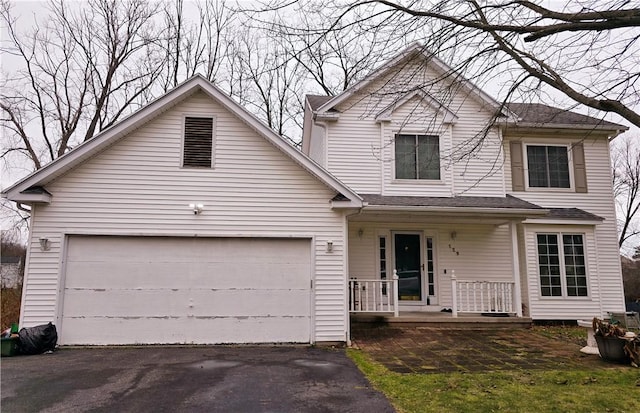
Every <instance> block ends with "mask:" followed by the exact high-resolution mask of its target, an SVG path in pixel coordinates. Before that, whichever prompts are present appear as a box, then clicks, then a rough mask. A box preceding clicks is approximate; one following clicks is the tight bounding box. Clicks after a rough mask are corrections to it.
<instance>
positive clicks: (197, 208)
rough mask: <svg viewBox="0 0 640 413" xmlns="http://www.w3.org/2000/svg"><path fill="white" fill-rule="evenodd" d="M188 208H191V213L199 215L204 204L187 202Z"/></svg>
mask: <svg viewBox="0 0 640 413" xmlns="http://www.w3.org/2000/svg"><path fill="white" fill-rule="evenodd" d="M189 208H191V209H192V210H193V215H199V214H200V213H201V212H202V208H204V205H202V204H189Z"/></svg>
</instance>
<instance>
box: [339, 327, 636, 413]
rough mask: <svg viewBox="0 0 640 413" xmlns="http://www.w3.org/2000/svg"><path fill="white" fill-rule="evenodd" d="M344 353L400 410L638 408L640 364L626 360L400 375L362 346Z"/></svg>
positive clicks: (574, 336) (571, 333)
mask: <svg viewBox="0 0 640 413" xmlns="http://www.w3.org/2000/svg"><path fill="white" fill-rule="evenodd" d="M579 331H580V330H579V329H562V328H559V329H558V328H549V329H548V330H545V329H540V330H538V331H537V333H538V334H542V335H547V334H548V335H549V337H550V338H552V339H553V338H558V336H559V335H560V336H561V337H562V338H563V339H564V340H565V341H569V342H571V341H573V342H574V343H577V342H579V341H582V340H584V338H583V337H581V336H580V335H579V333H576V332H579ZM582 334H584V332H582ZM578 348H579V347H578ZM347 353H348V355H349V357H350V358H351V359H352V360H353V361H354V362H355V363H356V364H357V366H358V367H359V368H360V370H362V371H363V372H364V374H365V375H366V376H367V378H368V379H369V381H370V382H371V383H372V384H373V386H374V387H375V388H377V389H378V390H380V391H382V392H383V393H384V394H385V395H386V396H387V397H388V398H389V400H390V401H391V403H393V405H394V406H395V408H396V409H397V410H398V411H399V412H403V413H409V412H439V413H440V412H532V411H533V412H536V413H544V412H630V413H631V412H633V413H637V412H640V369H636V368H632V367H628V366H624V365H615V364H612V365H611V367H606V368H602V367H593V366H590V365H588V364H585V366H584V367H578V368H570V369H558V370H553V369H547V370H522V369H514V370H508V371H498V372H468V373H458V372H455V373H431V374H417V373H407V374H401V373H395V372H392V371H390V370H388V369H387V368H386V367H385V366H383V365H382V364H380V363H378V362H377V361H375V360H374V358H373V357H372V356H371V355H369V354H368V353H367V352H366V350H356V349H348V350H347Z"/></svg>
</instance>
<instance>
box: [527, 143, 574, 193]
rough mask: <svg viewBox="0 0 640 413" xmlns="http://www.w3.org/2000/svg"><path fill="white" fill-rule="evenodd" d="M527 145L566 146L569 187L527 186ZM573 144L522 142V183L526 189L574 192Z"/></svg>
mask: <svg viewBox="0 0 640 413" xmlns="http://www.w3.org/2000/svg"><path fill="white" fill-rule="evenodd" d="M529 146H559V147H565V148H567V168H569V187H568V188H552V187H544V186H529V157H528V156H527V148H528V147H529ZM572 146H573V144H571V143H550V142H540V141H531V142H523V144H522V164H523V165H522V166H523V168H524V184H525V190H527V191H541V192H574V191H575V182H574V176H573V174H574V172H573V153H572V151H571V148H572Z"/></svg>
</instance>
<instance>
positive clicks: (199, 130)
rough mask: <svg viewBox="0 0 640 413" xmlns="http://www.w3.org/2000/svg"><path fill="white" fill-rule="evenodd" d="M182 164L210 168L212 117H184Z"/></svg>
mask: <svg viewBox="0 0 640 413" xmlns="http://www.w3.org/2000/svg"><path fill="white" fill-rule="evenodd" d="M183 145H184V146H183V150H182V166H185V167H191V168H211V166H212V154H213V118H212V117H194V116H187V117H185V118H184V144H183Z"/></svg>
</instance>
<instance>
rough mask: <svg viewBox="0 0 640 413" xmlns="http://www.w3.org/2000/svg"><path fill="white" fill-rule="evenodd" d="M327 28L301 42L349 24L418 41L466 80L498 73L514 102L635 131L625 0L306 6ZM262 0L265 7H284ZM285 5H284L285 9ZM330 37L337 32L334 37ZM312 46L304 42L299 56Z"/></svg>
mask: <svg viewBox="0 0 640 413" xmlns="http://www.w3.org/2000/svg"><path fill="white" fill-rule="evenodd" d="M307 4H309V5H308V6H301V5H300V2H296V6H295V7H297V8H305V7H308V8H312V9H314V10H322V12H323V13H325V14H326V15H327V16H328V17H327V18H326V19H325V20H324V21H330V22H331V23H330V24H328V25H326V26H325V27H324V28H323V29H322V30H320V29H317V28H316V29H313V30H311V31H310V32H309V33H310V35H312V36H315V38H314V39H313V40H312V41H310V42H309V44H310V45H316V44H318V43H320V42H321V41H322V40H321V39H324V38H327V37H328V36H331V37H333V36H336V37H340V36H348V33H349V31H350V30H352V28H353V27H358V30H361V31H362V32H366V30H365V29H363V28H365V27H367V28H368V30H374V29H375V30H382V29H383V28H386V33H387V34H388V35H389V36H391V37H395V38H404V39H407V40H418V41H421V42H422V44H424V46H425V48H426V49H427V50H431V51H433V52H436V53H437V54H438V57H440V58H441V59H443V60H445V61H446V62H447V63H448V64H449V65H450V66H452V67H453V68H454V69H455V70H456V71H458V72H462V73H463V74H464V75H465V76H466V77H467V78H470V79H472V80H473V79H476V78H479V79H486V78H488V77H493V76H495V75H496V74H500V75H501V76H502V77H503V78H504V77H505V76H507V77H509V79H508V81H505V85H506V86H505V87H506V91H505V92H504V93H506V94H507V95H509V96H512V95H513V96H517V97H518V98H519V99H524V98H526V97H527V96H530V94H531V93H536V94H539V93H545V92H544V91H543V90H542V88H541V86H545V87H546V88H547V89H545V90H546V91H547V92H550V93H551V92H553V93H555V94H560V95H562V96H565V97H568V98H570V99H571V100H573V101H574V102H576V103H578V104H580V105H584V106H586V107H588V108H592V109H595V110H598V111H603V112H609V113H615V114H617V115H619V116H620V117H622V118H624V119H626V120H628V121H629V122H631V123H633V124H634V125H636V126H640V113H639V112H638V111H637V109H635V108H636V107H637V106H638V104H639V103H640V93H639V91H638V86H637V85H638V81H639V77H640V72H639V71H638V67H639V66H638V60H637V56H639V55H640V46H639V44H640V42H638V39H639V38H640V32H639V31H638V29H637V27H638V26H639V25H640V7H638V5H637V4H634V3H633V2H629V1H626V0H617V1H609V2H604V1H598V0H586V1H581V2H569V1H567V2H565V4H564V6H562V8H561V9H559V10H554V9H551V8H546V7H543V6H540V5H538V4H535V3H533V2H530V1H526V0H515V1H514V0H498V1H493V2H479V1H477V0H453V1H451V0H446V1H444V0H442V1H438V0H434V1H427V2H425V1H408V2H394V1H388V0H365V1H360V2H356V3H353V2H341V1H333V0H328V1H324V2H323V3H322V6H318V2H314V1H311V2H308V3H307ZM286 5H287V3H284V2H276V3H275V4H271V5H270V8H269V11H272V10H278V11H279V12H282V9H283V8H284V7H286ZM290 7H293V6H290ZM336 33H337V34H336ZM311 49H312V48H311V47H310V46H309V47H308V50H311Z"/></svg>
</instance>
